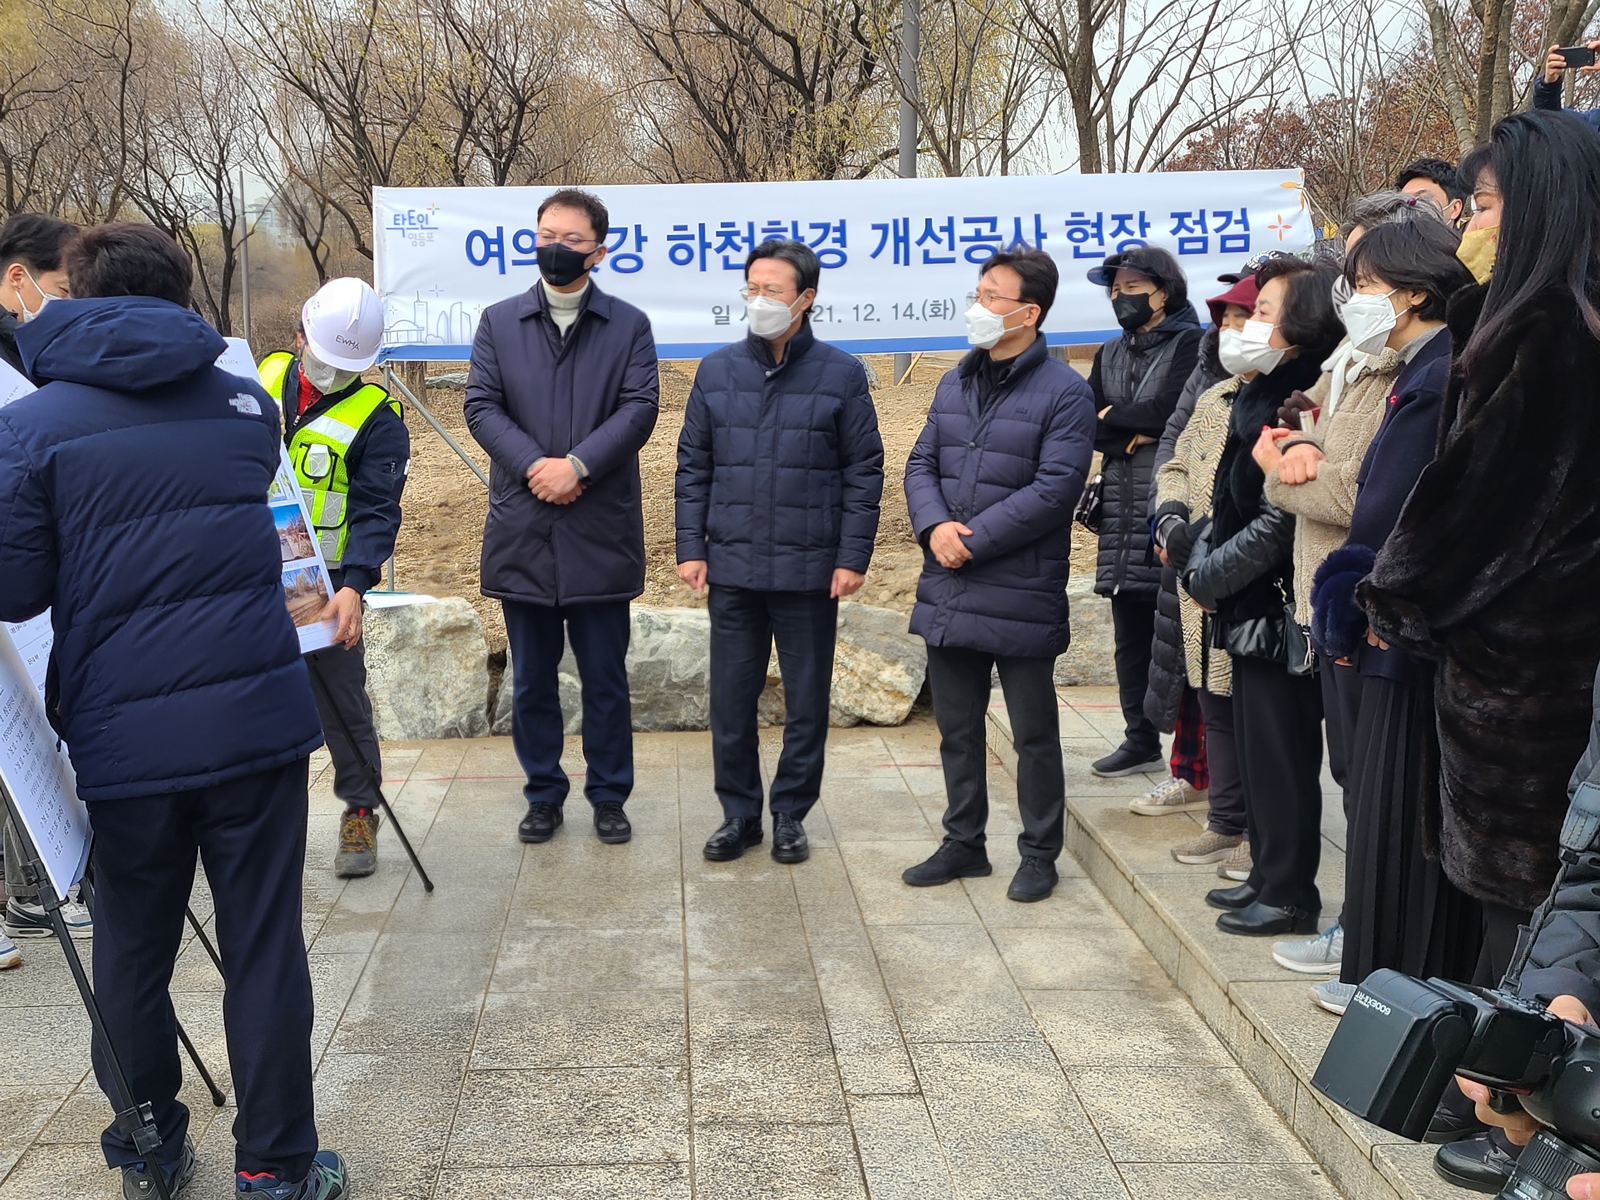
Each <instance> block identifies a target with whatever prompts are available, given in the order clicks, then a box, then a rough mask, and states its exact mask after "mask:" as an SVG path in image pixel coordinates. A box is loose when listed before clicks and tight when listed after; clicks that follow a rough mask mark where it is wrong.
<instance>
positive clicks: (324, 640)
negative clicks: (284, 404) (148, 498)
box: [217, 338, 338, 654]
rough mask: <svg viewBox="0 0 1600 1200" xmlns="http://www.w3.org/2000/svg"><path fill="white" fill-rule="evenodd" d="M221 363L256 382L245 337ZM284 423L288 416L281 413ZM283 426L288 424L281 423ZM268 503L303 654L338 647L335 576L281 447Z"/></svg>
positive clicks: (285, 590) (224, 354) (285, 595)
mask: <svg viewBox="0 0 1600 1200" xmlns="http://www.w3.org/2000/svg"><path fill="white" fill-rule="evenodd" d="M217 366H218V367H219V368H221V369H222V370H224V371H226V372H228V373H229V374H230V375H238V376H241V377H243V378H245V379H249V380H251V381H252V382H253V381H255V380H256V378H257V376H256V362H255V358H254V356H252V355H251V353H250V344H249V343H248V342H246V341H245V340H244V339H243V338H229V339H228V348H227V349H226V350H224V351H223V352H222V355H221V357H219V358H218V359H217ZM279 421H280V422H281V421H282V414H281V413H280V414H279ZM279 428H280V429H281V428H282V426H281V424H280V426H279ZM267 505H268V507H269V508H271V509H272V521H273V524H274V525H276V526H277V529H278V548H279V550H280V551H281V552H282V555H283V598H284V602H285V603H286V604H287V605H288V606H289V616H290V617H291V618H293V620H294V627H295V632H297V633H298V634H299V635H300V653H301V654H309V653H310V652H311V651H313V650H323V649H326V648H327V647H328V646H331V645H333V634H334V631H335V630H336V629H337V628H338V623H337V622H335V621H324V620H322V619H321V617H322V610H323V609H324V608H326V607H327V606H328V601H329V600H332V599H333V580H332V577H331V576H330V575H329V574H328V564H327V562H326V561H325V560H324V559H323V557H322V547H321V546H319V545H318V544H317V539H316V538H315V537H314V536H313V535H312V532H311V531H312V524H311V512H310V510H309V509H308V508H307V507H306V503H305V497H304V496H303V495H302V494H301V491H300V484H299V482H298V481H297V480H296V479H295V474H294V465H293V464H292V463H290V461H289V452H288V451H287V450H286V449H283V448H282V447H281V446H280V447H279V450H278V473H277V475H276V476H274V478H273V480H272V487H271V489H270V490H269V491H268V492H267Z"/></svg>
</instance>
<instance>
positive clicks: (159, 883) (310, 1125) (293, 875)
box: [89, 759, 317, 1180]
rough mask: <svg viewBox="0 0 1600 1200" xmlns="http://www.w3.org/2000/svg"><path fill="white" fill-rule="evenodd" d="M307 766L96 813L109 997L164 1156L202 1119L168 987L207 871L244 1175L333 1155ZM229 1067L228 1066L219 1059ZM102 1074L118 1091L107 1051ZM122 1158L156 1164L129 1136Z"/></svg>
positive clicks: (133, 1080) (284, 1171) (97, 921)
mask: <svg viewBox="0 0 1600 1200" xmlns="http://www.w3.org/2000/svg"><path fill="white" fill-rule="evenodd" d="M306 782H307V776H306V760H305V759H300V760H298V761H296V762H293V763H290V764H289V765H288V766H284V767H279V768H277V769H275V770H272V771H263V772H261V773H260V774H256V775H247V776H245V777H244V778H242V779H235V780H233V781H231V782H229V783H221V784H217V785H216V786H215V787H209V788H199V789H197V790H194V791H187V792H168V793H165V794H163V795H158V796H144V797H140V798H138V799H132V800H98V801H96V802H95V803H93V804H91V805H89V824H90V826H91V827H92V828H93V830H94V879H95V888H94V994H95V1000H96V1002H97V1003H98V1004H99V1007H100V1011H101V1013H102V1014H103V1015H104V1017H105V1023H106V1032H107V1033H108V1034H109V1035H110V1038H111V1045H112V1047H113V1048H114V1049H115V1050H116V1053H117V1058H118V1060H119V1061H120V1062H121V1064H122V1069H123V1071H124V1073H125V1074H126V1075H127V1077H128V1085H129V1086H130V1087H131V1088H132V1089H133V1098H134V1100H135V1101H136V1102H137V1101H149V1103H150V1105H151V1107H152V1110H153V1112H154V1115H155V1119H156V1125H157V1128H158V1129H159V1130H160V1133H161V1147H160V1149H159V1150H158V1151H157V1152H156V1157H157V1158H159V1159H160V1160H161V1161H162V1162H163V1163H172V1162H176V1161H177V1159H178V1157H179V1156H180V1155H181V1154H182V1153H183V1138H184V1135H185V1133H187V1131H188V1128H189V1110H188V1108H187V1107H186V1106H185V1105H184V1104H183V1103H182V1102H181V1101H180V1100H178V1098H177V1096H178V1085H179V1084H180V1082H181V1081H182V1069H181V1067H180V1066H179V1062H178V1034H177V1027H176V1024H175V1017H174V1015H173V1011H172V998H171V997H170V996H169V995H168V992H167V988H168V986H169V984H170V983H171V981H172V966H173V961H174V959H175V958H176V957H177V953H178V944H179V941H180V940H181V937H182V934H183V910H184V906H185V905H186V904H188V902H189V891H190V888H191V887H192V886H193V884H194V866H195V854H196V852H197V851H198V853H199V856H200V860H201V861H202V862H203V863H204V864H205V868H206V878H207V879H208V880H209V881H210V883H211V895H212V900H213V903H214V904H215V907H216V916H217V925H216V934H217V948H218V950H220V951H221V953H222V961H223V964H224V968H225V970H224V977H225V980H226V983H227V990H226V991H225V992H224V993H223V999H222V1017H223V1021H224V1023H225V1025H226V1028H227V1037H228V1064H229V1066H230V1067H231V1069H232V1075H233V1086H234V1090H235V1092H236V1094H237V1095H238V1099H239V1115H238V1117H237V1119H236V1120H235V1121H234V1123H233V1137H234V1142H235V1143H236V1146H235V1158H234V1161H235V1164H236V1166H235V1169H236V1170H240V1171H250V1172H252V1173H255V1172H261V1171H268V1172H271V1173H272V1174H274V1175H277V1176H279V1177H280V1178H282V1179H286V1180H299V1179H303V1178H304V1177H305V1175H306V1173H307V1172H308V1171H310V1170H311V1160H312V1157H313V1156H314V1155H315V1154H316V1152H317V1130H316V1125H315V1123H314V1122H313V1119H312V1117H313V1113H312V1101H311V1017H312V1008H311V973H310V970H309V969H308V967H307V965H306V943H305V935H304V934H303V933H302V932H301V923H300V883H301V877H302V874H303V872H304V869H305V856H306ZM210 1065H212V1066H213V1067H216V1066H220V1065H221V1064H215V1063H214V1064H210ZM94 1069H95V1077H96V1078H97V1079H98V1080H99V1081H100V1087H101V1090H102V1091H105V1092H106V1094H107V1096H110V1095H111V1091H110V1088H109V1086H108V1085H109V1082H110V1080H109V1077H108V1075H107V1074H106V1064H105V1062H104V1061H103V1058H102V1055H101V1054H100V1052H99V1047H98V1046H97V1047H96V1048H95V1054H94ZM100 1145H101V1148H102V1149H103V1150H104V1151H105V1156H106V1163H107V1165H109V1166H112V1167H123V1166H127V1165H128V1164H130V1163H134V1162H138V1161H139V1160H140V1158H141V1155H140V1154H139V1153H138V1151H137V1150H135V1149H134V1146H133V1142H132V1141H131V1139H129V1138H127V1137H125V1136H124V1135H123V1134H122V1133H121V1132H120V1131H119V1130H118V1129H117V1128H116V1127H115V1126H114V1125H113V1126H112V1127H111V1128H109V1129H107V1130H106V1131H105V1133H104V1134H102V1135H101V1138H100Z"/></svg>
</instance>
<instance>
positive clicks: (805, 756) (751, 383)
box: [677, 240, 883, 863]
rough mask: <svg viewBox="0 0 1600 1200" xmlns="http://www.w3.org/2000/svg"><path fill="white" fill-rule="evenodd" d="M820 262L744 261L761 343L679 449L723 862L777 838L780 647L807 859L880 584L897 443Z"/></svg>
mask: <svg viewBox="0 0 1600 1200" xmlns="http://www.w3.org/2000/svg"><path fill="white" fill-rule="evenodd" d="M821 273H822V271H821V266H820V264H819V263H818V261H817V256H816V254H815V253H814V252H813V251H812V249H811V247H810V246H807V245H806V244H805V243H804V242H797V241H778V240H773V241H766V242H763V243H761V245H759V246H757V247H756V248H755V249H754V250H753V251H751V253H750V257H749V259H748V260H747V261H746V262H745V267H744V275H745V286H744V288H743V289H742V290H741V292H740V294H741V295H742V296H743V297H744V301H745V312H746V319H747V321H748V328H749V334H748V335H747V336H746V337H745V338H744V339H743V340H742V341H739V342H735V343H734V344H733V345H731V346H724V347H723V348H722V349H720V350H716V351H713V352H712V353H711V354H709V355H707V356H706V358H705V360H704V361H703V362H701V364H700V370H699V372H698V373H697V374H696V375H695V381H694V390H693V391H692V392H690V394H689V403H688V407H687V409H686V410H685V413H684V419H683V434H682V436H681V437H680V438H679V439H678V479H677V524H678V577H679V578H680V579H682V580H683V581H684V582H685V583H687V584H688V585H689V586H690V587H692V588H694V590H695V591H696V592H701V591H704V590H705V589H706V587H707V586H708V585H709V587H710V589H711V595H710V600H709V606H710V609H711V746H712V760H713V763H714V767H715V786H716V791H717V799H718V800H719V801H721V803H722V815H723V823H722V826H721V827H720V828H719V829H718V830H717V831H716V832H715V833H714V834H712V836H711V840H710V841H708V842H707V843H706V845H705V851H704V853H705V856H706V858H708V859H710V860H712V861H713V862H724V861H727V860H728V859H734V858H738V857H739V856H740V855H741V854H743V853H744V852H745V850H746V849H748V848H749V847H751V846H754V845H757V844H759V843H760V842H761V840H762V831H761V811H762V807H763V805H762V794H761V756H760V747H759V745H758V742H757V735H756V702H757V701H758V700H759V698H760V696H761V690H762V688H763V687H764V686H765V685H766V681H767V661H768V658H769V657H770V655H771V653H772V645H773V641H774V639H776V641H777V645H778V667H779V670H780V671H781V672H782V674H783V698H784V724H783V753H782V754H781V755H780V756H779V758H778V769H777V771H776V772H775V773H774V775H773V778H772V791H771V806H772V857H773V858H774V859H776V860H777V861H778V862H781V863H799V862H804V861H805V860H806V858H807V857H808V856H809V855H810V847H809V845H808V843H807V841H806V833H805V827H804V825H803V822H804V821H805V817H806V814H807V813H808V812H809V811H810V810H811V806H812V805H813V804H815V803H816V802H817V796H818V793H819V792H820V791H821V788H822V767H823V750H824V747H825V744H826V742H827V737H828V699H829V692H830V690H831V687H832V683H833V649H834V634H835V629H836V626H837V622H838V616H839V601H840V600H841V599H842V598H844V597H846V596H851V595H854V594H855V592H856V591H857V590H859V589H860V587H861V585H862V583H863V582H864V581H865V579H866V571H867V563H868V562H869V561H870V560H871V558H872V545H873V539H874V538H875V537H876V536H877V532H878V502H879V500H880V499H881V498H882V495H883V441H882V439H881V438H880V437H879V436H878V414H877V412H876V410H874V408H873V407H872V397H871V395H870V394H869V393H868V391H867V376H866V372H865V370H863V368H862V366H861V364H860V363H859V362H857V361H856V360H855V358H854V357H852V356H851V355H849V354H846V353H845V352H844V351H843V350H837V349H835V348H834V347H832V346H830V345H828V344H827V343H826V342H820V341H818V340H817V338H816V336H815V334H813V333H812V330H811V321H810V315H811V306H812V305H813V304H815V303H816V298H817V284H818V282H819V278H820V276H821Z"/></svg>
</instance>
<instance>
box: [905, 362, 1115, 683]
mask: <svg viewBox="0 0 1600 1200" xmlns="http://www.w3.org/2000/svg"><path fill="white" fill-rule="evenodd" d="M987 353H988V352H987V351H985V350H974V351H972V353H970V354H968V355H967V356H966V357H965V358H964V359H962V360H961V364H960V366H958V367H957V368H956V369H955V370H953V371H947V372H945V375H944V378H943V379H941V380H940V381H939V388H938V391H937V392H935V393H934V397H933V406H932V407H931V408H930V409H929V410H928V423H927V424H926V425H924V426H923V427H922V433H921V434H920V435H919V436H918V438H917V444H916V445H915V446H914V447H912V450H911V457H910V459H909V460H908V461H907V462H906V507H907V509H908V510H909V512H910V515H911V528H912V529H913V530H914V531H915V533H916V535H917V539H918V540H919V541H920V542H921V543H922V544H923V546H924V547H926V546H927V544H928V537H929V535H930V534H931V533H932V532H933V529H934V526H936V525H940V524H943V523H944V522H945V521H960V522H961V523H962V524H964V525H966V526H967V527H968V528H970V529H971V530H972V536H971V537H969V538H965V539H964V541H965V542H966V545H967V549H969V550H970V551H972V558H971V559H970V560H969V561H967V562H965V563H963V564H962V565H961V566H960V567H958V568H957V569H956V570H954V571H950V570H946V569H945V568H944V567H942V566H940V565H939V562H938V560H937V559H935V558H934V557H933V554H932V552H931V551H927V550H926V549H925V550H924V553H923V565H922V577H921V578H920V579H918V581H917V604H916V607H915V608H914V609H912V611H911V632H913V633H916V634H920V635H921V636H922V637H923V638H924V639H925V640H926V641H927V643H928V644H929V645H930V646H961V647H965V648H967V649H971V650H983V651H987V652H988V653H991V654H998V655H1005V656H1010V657H1019V658H1053V657H1054V656H1055V655H1058V654H1060V653H1061V652H1062V651H1063V650H1065V649H1066V648H1067V643H1068V642H1069V641H1071V631H1070V628H1069V625H1068V612H1067V569H1068V565H1069V562H1070V559H1071V554H1072V510H1073V509H1074V508H1075V507H1076V505H1077V503H1078V497H1079V496H1081V495H1082V494H1083V485H1084V478H1085V476H1086V475H1087V474H1088V471H1089V463H1090V461H1091V460H1092V458H1093V454H1094V395H1093V393H1092V392H1090V390H1089V386H1088V384H1086V383H1084V381H1083V378H1082V377H1081V376H1080V375H1079V374H1078V373H1077V372H1076V371H1074V370H1073V369H1072V368H1071V367H1069V366H1067V365H1066V363H1063V362H1060V361H1058V360H1056V359H1053V358H1051V357H1050V356H1049V354H1048V353H1047V352H1046V350H1045V344H1044V339H1043V338H1036V339H1035V340H1034V342H1033V344H1032V345H1031V346H1029V347H1028V348H1027V349H1026V350H1024V351H1023V352H1022V353H1021V354H1020V355H1018V356H1017V363H1016V366H1015V367H1013V368H1012V371H1011V374H1010V375H1009V376H1008V377H1007V379H1006V381H1005V382H1004V383H1003V384H1001V386H1000V388H999V390H997V392H996V393H995V394H994V395H993V396H992V397H990V400H989V403H988V404H987V405H986V406H985V407H984V408H983V409H982V411H981V412H980V411H979V406H978V395H977V389H976V387H975V385H974V382H973V375H974V374H975V372H976V370H977V368H978V365H979V363H980V362H981V361H982V360H983V358H984V357H985V356H986V355H987Z"/></svg>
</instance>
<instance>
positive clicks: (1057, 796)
mask: <svg viewBox="0 0 1600 1200" xmlns="http://www.w3.org/2000/svg"><path fill="white" fill-rule="evenodd" d="M1059 278H1060V277H1059V273H1058V272H1057V270H1056V264H1055V261H1054V260H1053V259H1051V257H1050V256H1049V255H1048V254H1046V253H1045V252H1044V251H1042V250H1030V249H1021V250H1017V251H1015V252H1012V253H1006V254H996V255H995V256H994V257H993V258H991V259H989V261H988V262H987V263H985V264H984V266H983V269H982V274H981V275H980V276H979V279H978V288H977V291H976V292H975V293H974V294H973V295H972V296H971V297H970V300H971V305H972V306H971V307H970V308H969V309H968V310H967V340H968V341H969V342H971V343H972V345H973V347H974V348H973V350H972V353H970V354H968V355H967V356H966V357H965V358H963V359H962V360H961V364H960V366H958V367H956V369H955V370H953V371H948V372H946V373H945V376H944V378H943V379H941V380H940V381H939V389H938V391H937V392H935V393H934V397H933V406H932V407H931V408H930V409H929V410H928V423H927V424H926V425H924V426H923V428H922V433H921V434H920V435H919V436H918V438H917V444H916V445H915V446H914V447H913V448H912V451H911V458H910V460H909V461H908V462H907V463H906V507H907V509H908V511H909V513H910V516H911V528H912V530H913V531H914V532H915V533H916V535H917V540H918V541H920V542H921V543H922V546H923V551H924V556H923V567H922V578H921V579H919V580H918V581H917V605H916V607H915V608H914V609H912V611H911V632H913V633H917V634H921V635H922V637H923V638H924V639H925V640H926V641H927V643H928V684H929V687H930V688H931V689H932V691H933V716H934V720H935V721H937V722H938V725H939V738H940V741H939V758H940V761H941V762H942V764H943V766H944V783H945V792H946V795H947V807H946V809H945V814H944V831H945V836H944V843H943V844H942V845H941V846H940V847H939V849H938V850H937V851H935V852H934V854H933V856H932V857H931V858H929V859H928V860H927V861H925V862H921V863H918V864H917V865H916V866H914V867H909V868H907V869H906V871H905V872H904V873H903V874H902V875H901V878H902V879H903V880H905V882H906V883H908V884H910V885H911V886H912V887H933V886H935V885H937V884H943V883H949V882H951V881H952V880H956V879H961V878H964V877H967V876H976V875H988V874H990V873H991V872H992V871H993V870H994V868H993V867H992V866H991V865H990V863H989V855H988V850H987V846H986V835H985V832H984V830H985V826H986V825H987V823H988V819H989V788H988V777H987V771H988V765H989V752H988V748H987V746H986V744H985V741H984V729H985V722H986V720H987V716H988V711H989V693H990V683H989V681H990V678H991V673H992V672H993V671H994V670H995V669H996V668H998V670H999V672H1000V686H1001V688H1002V689H1003V690H1004V692H1005V698H1006V709H1007V712H1008V714H1009V715H1010V718H1011V731H1012V736H1013V738H1014V739H1015V741H1016V746H1017V807H1018V808H1019V809H1020V810H1021V816H1022V834H1021V836H1019V837H1018V838H1017V849H1018V852H1019V855H1020V858H1021V862H1020V863H1019V865H1018V867H1017V871H1016V874H1015V875H1014V876H1013V877H1012V880H1011V886H1010V888H1009V890H1008V891H1007V892H1006V895H1007V896H1008V897H1010V898H1011V899H1012V900H1016V901H1020V902H1023V903H1027V902H1031V901H1036V900H1043V899H1044V898H1045V897H1047V896H1049V895H1050V893H1051V892H1052V891H1053V890H1054V889H1055V886H1056V866H1055V864H1056V859H1057V858H1059V857H1060V856H1061V846H1062V833H1063V825H1064V821H1065V815H1066V785H1065V780H1064V777H1063V772H1062V766H1061V742H1060V736H1059V735H1060V717H1059V713H1058V711H1057V703H1058V702H1057V700H1056V691H1055V680H1054V674H1055V661H1056V656H1057V655H1059V654H1060V653H1061V652H1062V651H1064V650H1065V649H1066V648H1067V643H1068V642H1069V641H1070V640H1071V637H1070V631H1069V629H1068V625H1067V616H1068V614H1067V564H1068V560H1069V558H1070V556H1071V554H1072V510H1073V508H1074V507H1075V506H1076V505H1077V503H1078V497H1079V496H1080V495H1082V494H1083V485H1084V477H1085V476H1086V475H1087V474H1088V471H1089V461H1090V459H1091V458H1092V456H1093V453H1094V436H1095V413H1094V396H1093V393H1091V392H1090V391H1089V386H1088V384H1086V383H1085V382H1084V381H1083V379H1082V377H1081V376H1079V374H1078V373H1077V372H1076V371H1074V370H1073V369H1072V368H1071V367H1069V366H1067V364H1066V363H1064V362H1060V361H1058V360H1056V359H1053V358H1051V357H1050V356H1049V354H1048V353H1047V352H1046V350H1045V343H1044V338H1043V337H1041V336H1040V334H1039V326H1040V325H1042V324H1043V323H1044V319H1045V316H1046V315H1047V314H1048V313H1049V312H1050V306H1051V304H1053V303H1054V302H1055V297H1056V285H1057V282H1058V280H1059Z"/></svg>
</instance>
